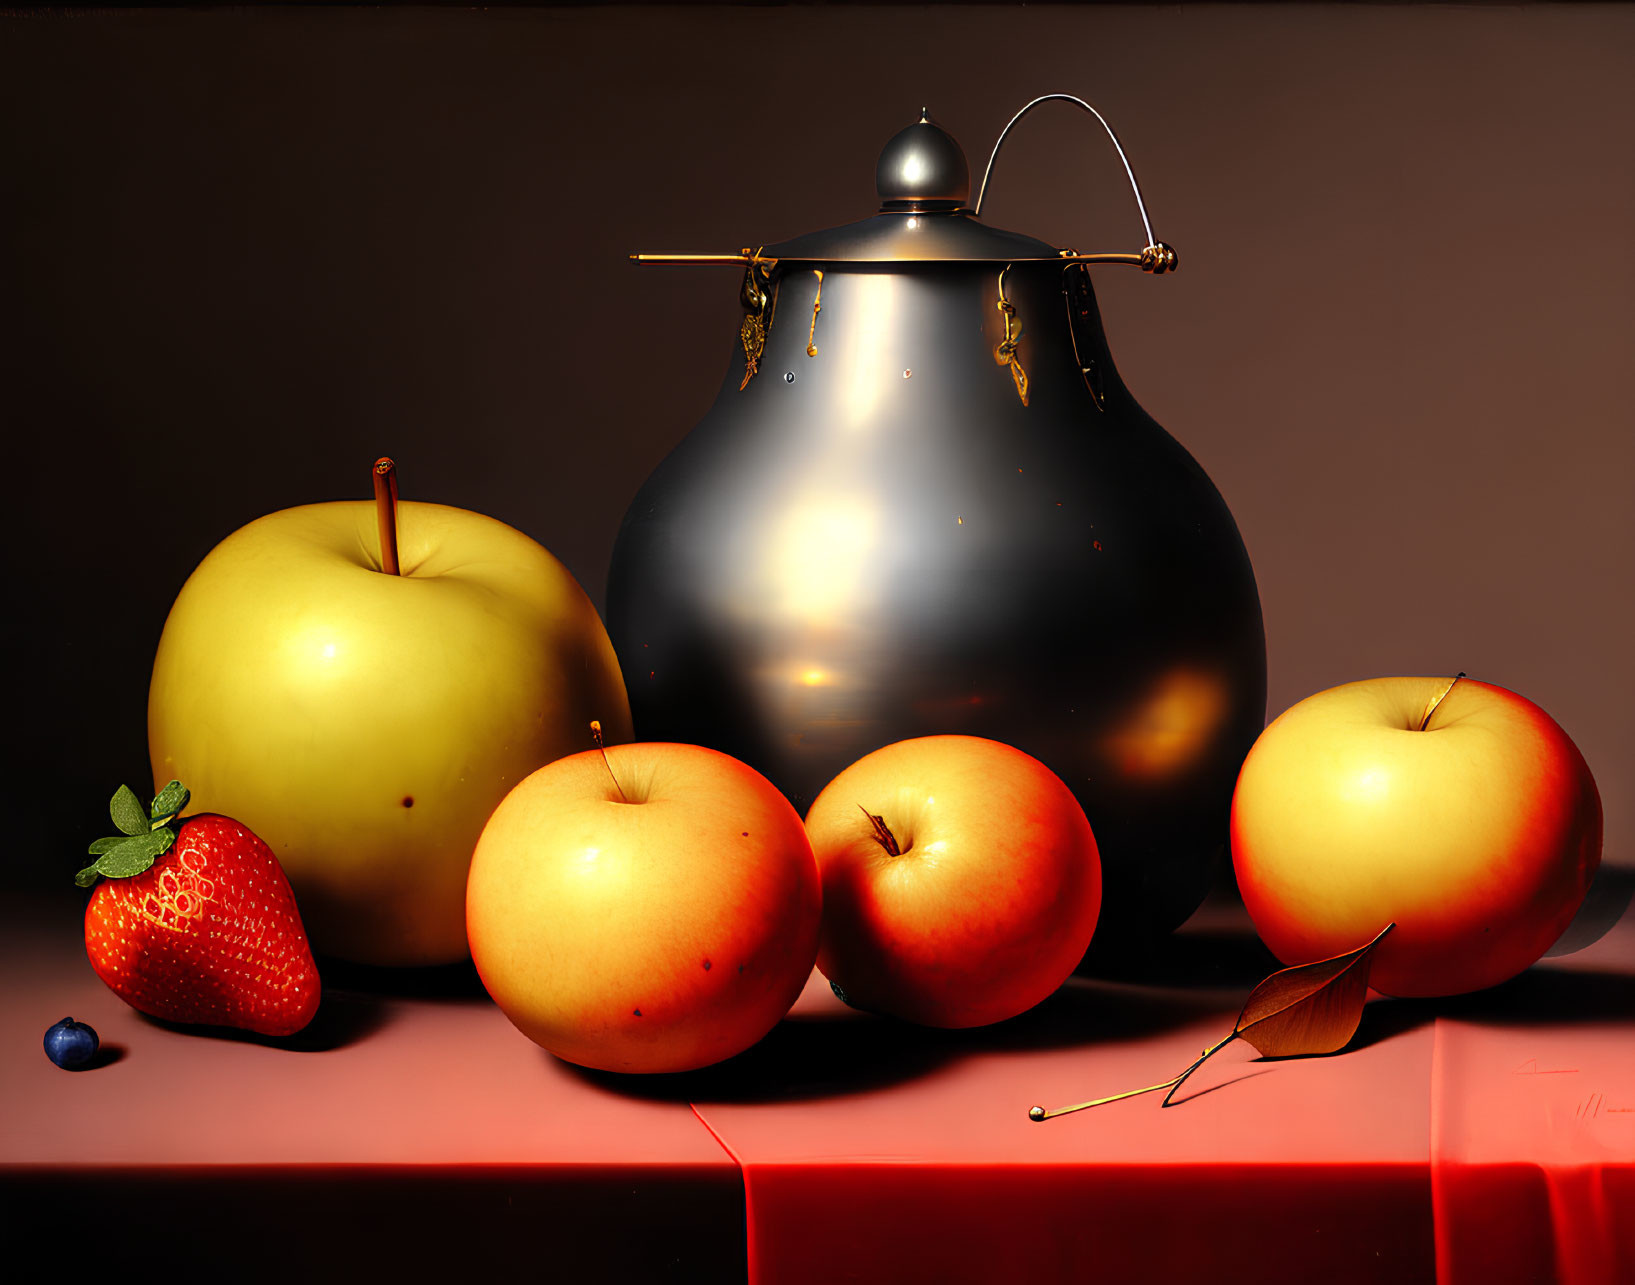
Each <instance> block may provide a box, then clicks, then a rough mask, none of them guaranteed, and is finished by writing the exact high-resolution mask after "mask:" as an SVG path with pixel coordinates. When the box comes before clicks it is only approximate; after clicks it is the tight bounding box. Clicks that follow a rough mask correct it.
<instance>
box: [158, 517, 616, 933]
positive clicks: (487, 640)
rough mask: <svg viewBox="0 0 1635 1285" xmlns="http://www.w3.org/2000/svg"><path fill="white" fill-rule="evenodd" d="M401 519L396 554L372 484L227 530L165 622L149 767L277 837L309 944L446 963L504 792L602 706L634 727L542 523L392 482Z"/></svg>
mask: <svg viewBox="0 0 1635 1285" xmlns="http://www.w3.org/2000/svg"><path fill="white" fill-rule="evenodd" d="M397 529H398V548H399V562H400V566H401V571H402V574H400V575H387V574H383V573H382V571H381V570H380V566H381V564H380V561H379V557H378V550H379V548H380V545H379V538H378V534H377V532H378V527H377V515H376V508H375V506H374V505H372V504H369V503H367V502H358V503H335V504H312V505H306V506H304V507H302V508H295V509H286V510H284V511H282V512H279V513H273V514H269V515H268V516H267V517H264V518H260V519H258V520H257V521H255V522H252V523H250V524H249V525H248V526H246V527H244V528H243V529H241V530H239V531H237V532H235V533H234V534H232V535H230V536H228V537H227V539H225V540H224V541H222V542H221V543H220V544H219V545H217V546H216V548H215V549H214V550H212V551H211V553H210V554H209V555H208V556H207V557H206V558H205V559H204V561H203V562H202V563H200V565H199V567H198V569H197V570H196V571H194V573H193V574H192V576H191V577H190V578H189V579H188V581H187V583H186V584H185V585H184V586H183V587H182V591H181V594H180V596H179V597H178V598H177V599H176V604H175V606H174V607H172V608H171V612H170V618H169V619H168V620H167V621H166V622H165V630H164V634H163V636H162V637H161V639H160V642H159V653H158V657H157V659H156V660H155V661H154V667H153V684H152V687H151V689H150V692H149V697H148V746H149V751H150V753H151V756H152V760H153V771H154V777H155V780H156V781H158V782H160V783H163V782H165V781H169V780H172V779H181V780H185V781H186V782H187V783H188V784H189V785H190V786H191V787H192V789H193V801H194V804H195V805H196V806H197V807H199V808H200V809H201V810H204V811H209V812H219V813H222V814H223V815H226V816H232V817H237V818H238V819H239V820H240V821H242V822H243V823H244V824H245V825H246V826H249V827H250V828H251V829H253V830H254V831H255V832H256V833H257V834H259V835H261V836H262V837H263V838H265V839H266V841H267V843H268V844H269V845H271V847H272V849H273V851H274V852H276V853H277V854H278V859H279V861H280V863H281V864H282V865H283V867H284V870H285V872H286V873H287V874H288V876H289V880H290V884H291V886H292V887H293V888H294V889H295V895H296V898H297V900H298V901H299V903H300V906H301V916H302V919H303V920H304V921H305V923H306V925H307V929H308V932H309V933H310V935H311V938H312V941H313V944H314V946H315V948H316V949H317V950H319V951H321V952H323V953H326V954H331V955H335V956H339V957H341V958H345V959H350V960H355V961H358V962H362V963H368V964H390V965H414V964H436V963H446V962H450V961H453V960H458V959H463V958H464V957H465V953H466V936H465V885H466V870H467V867H468V865H469V862H470V860H471V852H472V849H473V848H474V847H475V846H476V842H477V836H478V835H479V834H481V833H482V828H483V823H484V822H485V821H487V819H488V814H489V813H490V812H491V811H493V809H494V806H495V804H497V803H498V802H499V801H500V800H501V799H502V798H503V797H505V793H506V791H507V790H509V789H510V788H511V787H512V786H514V785H515V784H516V783H517V782H518V781H520V780H522V778H523V777H525V776H527V775H528V773H530V772H532V771H533V770H534V769H535V768H537V767H539V766H540V765H541V764H543V763H547V762H549V761H550V760H552V759H554V758H558V757H560V756H561V755H563V754H568V753H572V752H574V751H575V750H577V749H578V748H579V747H580V746H582V745H584V744H585V737H586V731H585V728H586V725H587V723H588V721H589V720H590V719H592V718H597V719H600V720H601V721H602V723H603V724H604V725H605V726H606V727H607V729H608V735H609V737H610V738H612V739H618V740H628V739H629V736H630V714H629V707H628V705H627V704H626V698H625V690H624V682H623V680H622V678H621V677H620V674H619V667H618V661H617V660H616V659H615V658H614V654H613V648H612V646H611V644H609V642H608V639H607V634H606V633H605V632H604V630H603V628H602V622H601V621H600V620H599V619H598V618H597V615H596V609H595V608H594V607H593V606H592V605H591V603H590V600H589V599H588V598H587V597H586V596H585V594H584V592H583V591H582V590H581V589H580V587H579V585H578V584H577V583H576V582H575V581H574V579H573V577H572V576H571V575H570V574H569V573H568V571H567V569H566V568H565V567H563V566H562V564H561V563H559V562H558V561H557V560H556V559H555V558H553V557H552V556H551V555H550V554H549V553H547V552H546V551H545V550H544V549H542V548H541V547H540V546H539V545H538V544H536V543H534V541H532V540H530V539H529V538H528V537H527V536H525V535H523V534H522V533H521V532H520V531H516V530H514V529H512V528H511V527H509V526H506V525H505V524H504V523H502V522H498V521H495V520H494V519H493V518H488V517H484V516H482V515H481V514H477V513H469V512H466V511H465V510H462V509H455V508H448V507H446V506H444V505H440V504H417V503H404V504H400V505H399V506H398V508H397Z"/></svg>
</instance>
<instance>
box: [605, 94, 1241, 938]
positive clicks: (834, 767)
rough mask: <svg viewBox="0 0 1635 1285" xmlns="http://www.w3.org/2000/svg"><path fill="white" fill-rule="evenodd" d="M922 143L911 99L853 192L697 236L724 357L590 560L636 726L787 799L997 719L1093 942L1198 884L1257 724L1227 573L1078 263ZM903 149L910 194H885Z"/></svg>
mask: <svg viewBox="0 0 1635 1285" xmlns="http://www.w3.org/2000/svg"><path fill="white" fill-rule="evenodd" d="M950 147H952V149H953V151H954V152H955V153H957V151H958V145H957V144H955V143H953V140H952V139H949V138H948V136H947V135H946V134H945V133H943V131H941V130H940V129H938V128H937V127H936V126H935V125H933V124H931V123H930V122H929V121H928V120H922V121H921V122H919V123H918V124H916V125H914V126H911V127H910V128H909V129H907V130H905V131H903V132H902V134H900V135H898V136H897V137H896V138H894V139H893V140H892V141H891V142H890V143H889V144H888V145H887V148H886V152H885V154H883V156H882V159H881V166H880V172H881V173H882V174H887V173H888V171H889V174H890V175H895V176H896V178H895V179H894V181H895V182H896V184H897V185H896V186H895V187H889V188H888V186H887V185H885V184H884V183H883V184H882V196H883V197H885V201H884V205H883V208H882V211H881V212H880V213H879V214H876V215H875V216H873V217H872V218H869V219H865V220H862V221H861V222H859V223H855V224H850V225H848V226H846V227H843V228H837V229H831V230H829V231H826V232H819V233H814V234H812V235H810V236H807V237H802V238H800V239H798V240H796V241H792V242H790V243H788V244H786V245H782V246H772V247H767V248H766V249H765V250H763V251H761V252H759V253H758V254H751V253H748V252H746V254H745V255H743V256H725V257H726V258H728V259H729V260H730V261H733V262H736V263H739V264H740V265H742V266H743V268H744V272H745V280H744V289H743V295H744V300H745V305H746V316H745V325H744V329H743V332H742V333H741V335H740V337H739V342H738V344H737V345H736V349H735V353H734V359H733V362H732V364H731V369H730V370H729V371H728V373H727V376H726V378H725V380H724V381H723V383H722V386H721V392H720V395H719V397H718V398H717V400H716V402H715V404H714V406H713V407H712V408H711V410H710V411H709V413H708V414H707V415H706V416H705V418H704V419H703V421H702V422H701V423H699V425H698V426H697V427H696V428H695V429H694V430H693V431H692V432H691V433H690V434H689V435H688V436H687V437H686V438H685V439H684V440H683V441H682V443H681V444H680V445H679V446H678V447H677V448H676V449H675V451H673V452H672V453H671V455H670V456H669V457H668V458H667V459H665V460H664V461H663V462H662V463H661V464H660V465H659V467H658V468H657V469H656V470H655V471H654V473H653V474H652V476H651V477H650V478H649V479H648V481H647V483H646V484H645V485H644V486H643V487H642V489H641V491H640V493H639V494H638V495H637V497H636V499H635V501H634V502H633V503H632V505H631V507H630V510H629V512H628V513H627V515H626V517H625V520H624V523H623V526H622V528H621V530H620V534H619V539H618V543H617V546H616V548H615V551H614V560H613V565H612V568H611V572H610V576H609V585H608V625H609V632H610V635H611V637H612V638H613V641H614V645H615V647H616V648H617V650H618V652H619V656H620V660H621V663H622V664H623V666H624V672H625V677H626V681H627V684H628V686H629V690H630V700H631V709H632V714H633V717H634V720H635V727H636V734H637V735H638V736H639V737H641V738H643V739H648V740H681V741H693V742H697V743H700V744H704V745H709V746H712V747H714V748H716V749H719V750H722V751H723V752H725V753H729V754H733V755H735V756H737V757H739V758H742V759H744V760H745V761H746V762H748V763H750V764H751V765H753V766H754V767H756V768H758V769H759V770H760V771H762V772H764V773H765V774H766V775H767V776H768V777H770V778H771V779H772V780H773V781H774V782H775V783H776V784H777V785H778V786H779V787H780V788H781V789H782V790H783V791H784V792H785V793H786V794H787V795H788V796H789V798H790V800H791V801H792V802H793V803H794V804H795V806H796V807H797V808H798V809H800V810H801V811H802V812H803V813H804V811H805V809H806V807H807V806H808V805H809V804H810V802H811V800H812V799H813V798H814V797H815V795H816V794H817V792H818V791H819V790H820V789H821V788H822V787H823V786H824V785H825V784H826V783H827V782H828V781H829V780H830V778H832V777H833V776H834V775H836V774H837V773H838V772H839V771H840V770H841V769H842V768H844V767H846V766H847V765H848V764H849V763H851V762H853V761H854V760H856V759H857V758H860V757H861V756H862V755H864V754H866V753H868V752H869V751H871V750H873V749H876V748H878V747H879V746H881V745H884V744H886V743H888V742H891V741H895V740H900V739H903V738H905V737H910V736H921V735H931V734H936V733H949V732H953V733H963V734H969V735H974V736H986V737H992V738H993V739H996V740H1001V741H1005V742H1007V743H1009V744H1012V745H1015V746H1017V747H1019V748H1021V749H1023V750H1026V751H1027V752H1028V753H1030V754H1033V755H1035V756H1036V757H1038V758H1040V759H1041V760H1043V761H1044V762H1045V763H1046V764H1048V765H1049V766H1050V767H1051V768H1052V769H1053V770H1054V771H1056V772H1057V773H1058V774H1059V775H1060V776H1061V777H1062V779H1063V780H1064V781H1066V782H1067V784H1068V785H1069V786H1070V787H1071V788H1072V789H1073V790H1074V792H1075V793H1076V794H1077V796H1078V797H1079V800H1080V801H1081V803H1083V805H1084V808H1085V812H1086V814H1087V815H1088V816H1089V818H1090V822H1091V825H1092V827H1093V829H1094V830H1095V833H1096V838H1097V842H1098V844H1099V846H1100V849H1101V853H1102V862H1103V872H1104V901H1103V910H1102V926H1101V927H1100V928H1099V929H1098V939H1099V938H1100V937H1101V936H1102V934H1103V933H1105V934H1107V935H1108V936H1109V937H1111V938H1115V939H1116V938H1118V937H1122V936H1135V935H1142V934H1146V933H1151V932H1153V931H1166V930H1168V929H1170V928H1173V927H1175V926H1176V925H1177V924H1179V923H1180V922H1181V921H1182V920H1184V919H1185V918H1186V917H1187V915H1188V914H1190V913H1191V911H1192V910H1193V909H1194V908H1195V907H1196V906H1197V904H1198V902H1199V901H1200V900H1201V899H1202V897H1203V895H1204V893H1205V892H1206V891H1207V889H1208V886H1209V883H1210V880H1211V877H1212V874H1213V872H1214V868H1215V863H1216V861H1217V860H1218V858H1219V856H1220V854H1221V853H1222V852H1223V851H1224V846H1225V842H1226V835H1227V819H1228V812H1229V807H1230V800H1231V792H1232V786H1233V782H1234V781H1235V779H1236V774H1237V769H1238V767H1239V765H1240V764H1241V763H1242V760H1243V757H1244V755H1245V754H1246V753H1247V752H1248V749H1249V746H1250V745H1251V744H1252V743H1253V741H1254V738H1255V737H1256V735H1258V733H1259V731H1260V729H1261V726H1262V723H1263V719H1264V714H1265V688H1266V679H1265V644H1264V638H1263V634H1262V628H1261V616H1260V604H1259V599H1258V596H1257V594H1256V590H1255V581H1254V574H1253V571H1252V570H1251V568H1250V564H1249V559H1248V556H1247V554H1246V552H1245V550H1244V547H1243V543H1242V541H1241V539H1240V538H1239V536H1238V532H1237V528H1236V526H1235V524H1234V523H1233V520H1232V516H1231V514H1230V513H1229V512H1228V510H1227V508H1226V505H1225V503H1224V502H1223V501H1222V499H1221V497H1220V495H1219V494H1218V492H1217V491H1216V490H1215V488H1214V486H1213V485H1212V484H1211V483H1210V481H1209V478H1208V477H1207V476H1206V475H1205V474H1204V472H1203V470H1202V469H1201V468H1200V467H1199V466H1198V464H1197V463H1196V462H1195V461H1194V460H1193V459H1192V458H1191V456H1189V455H1188V454H1187V453H1186V451H1185V450H1184V449H1183V448H1182V447H1181V446H1180V445H1178V444H1177V443H1176V442H1175V441H1174V439H1173V438H1171V437H1170V436H1169V435H1168V434H1167V433H1165V432H1164V430H1163V429H1162V428H1160V427H1159V426H1158V425H1157V424H1156V423H1154V422H1153V420H1152V419H1151V418H1150V417H1149V416H1147V414H1146V413H1145V412H1144V411H1143V410H1142V409H1141V407H1140V406H1139V405H1138V404H1137V403H1136V401H1135V399H1134V398H1133V397H1132V396H1131V395H1130V393H1129V391H1128V389H1126V388H1125V386H1124V384H1123V381H1122V380H1121V379H1120V378H1119V375H1118V371H1117V369H1116V367H1115V366H1114V365H1113V362H1112V357H1111V354H1110V353H1109V351H1108V349H1107V344H1106V340H1105V338H1104V336H1103V333H1102V328H1101V322H1100V317H1099V313H1098V311H1097V309H1096V305H1095V297H1094V292H1093V289H1092V287H1091V284H1090V279H1089V271H1088V268H1087V266H1086V262H1087V261H1088V260H1090V259H1091V258H1094V257H1097V256H1072V257H1068V256H1070V255H1072V252H1064V251H1058V250H1056V249H1055V248H1053V247H1051V246H1049V245H1046V244H1045V243H1043V242H1040V241H1035V240H1033V239H1031V238H1028V237H1022V236H1018V235H1017V234H1014V233H1009V232H1002V231H998V230H996V229H992V228H989V227H987V226H985V225H984V224H982V223H981V222H980V221H979V220H978V219H977V218H976V217H975V215H974V214H973V213H972V211H971V209H970V208H967V206H966V204H965V199H964V198H965V192H964V191H963V190H958V194H957V196H956V195H950V193H951V192H953V191H955V190H956V186H955V185H954V184H953V181H952V180H951V179H950V178H949V175H948V173H947V172H946V171H947V170H948V169H949V167H950V166H951V165H952V161H951V160H950V155H951V153H950V152H949V148H950ZM915 153H920V154H923V155H922V159H923V160H924V164H923V165H922V166H921V167H920V172H921V174H922V175H923V176H924V181H925V183H926V187H925V191H926V192H930V193H938V194H937V195H927V196H924V197H923V198H918V199H917V198H915V197H914V196H913V195H912V194H908V195H905V194H904V186H903V184H904V182H905V180H903V179H902V177H901V176H902V174H903V173H904V172H905V170H909V169H912V168H913V167H912V166H907V165H905V163H904V155H905V154H915ZM990 164H991V163H990ZM939 167H940V168H939ZM963 167H964V162H963V157H962V156H961V157H960V159H959V169H960V171H961V173H960V174H959V175H956V176H955V177H957V178H959V179H960V181H961V183H963ZM888 191H889V192H891V193H894V195H890V196H887V195H886V194H887V192H888ZM910 224H912V225H913V226H910ZM1099 257H1103V258H1106V257H1111V258H1114V259H1117V260H1120V261H1127V262H1131V263H1135V262H1138V261H1139V262H1141V263H1142V264H1143V265H1144V266H1147V265H1152V266H1153V270H1155V271H1162V270H1164V269H1165V268H1168V267H1173V265H1174V256H1173V252H1171V251H1168V250H1167V247H1161V246H1152V247H1149V250H1148V251H1146V252H1143V254H1142V255H1140V256H1136V255H1127V256H1099ZM699 258H703V256H699ZM695 261H696V260H695ZM752 323H753V324H752Z"/></svg>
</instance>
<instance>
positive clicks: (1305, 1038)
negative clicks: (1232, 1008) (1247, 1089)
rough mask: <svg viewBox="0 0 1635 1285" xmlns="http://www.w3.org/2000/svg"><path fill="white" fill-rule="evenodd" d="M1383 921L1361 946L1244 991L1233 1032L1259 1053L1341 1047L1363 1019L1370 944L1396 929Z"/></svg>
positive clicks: (1276, 975) (1287, 1053) (1277, 974)
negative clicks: (1373, 935)
mask: <svg viewBox="0 0 1635 1285" xmlns="http://www.w3.org/2000/svg"><path fill="white" fill-rule="evenodd" d="M1395 927H1396V925H1395V924H1387V925H1386V926H1385V927H1384V928H1383V929H1382V930H1381V931H1380V934H1379V936H1378V937H1375V938H1374V940H1373V941H1371V942H1369V943H1368V945H1366V946H1360V947H1358V948H1357V949H1356V950H1353V951H1348V952H1347V953H1346V954H1344V955H1336V956H1334V958H1333V959H1320V960H1318V961H1317V962H1316V963H1314V964H1296V965H1295V966H1294V967H1293V968H1284V969H1280V970H1279V971H1277V972H1275V973H1273V974H1272V975H1271V976H1270V977H1268V978H1267V979H1266V980H1265V981H1263V982H1262V983H1261V984H1260V985H1259V986H1257V987H1255V989H1254V990H1253V991H1251V992H1250V993H1249V999H1248V1001H1247V1002H1246V1003H1245V1004H1244V1006H1243V1012H1242V1013H1240V1014H1239V1015H1238V1024H1237V1025H1236V1026H1235V1027H1233V1028H1232V1034H1233V1035H1236V1036H1237V1037H1238V1038H1239V1039H1244V1040H1247V1041H1248V1042H1249V1043H1250V1044H1253V1045H1254V1046H1255V1048H1257V1049H1258V1050H1260V1053H1261V1054H1262V1056H1264V1057H1307V1056H1310V1055H1312V1054H1314V1053H1333V1052H1335V1051H1337V1050H1339V1049H1343V1048H1344V1047H1345V1046H1346V1045H1347V1044H1348V1043H1349V1042H1350V1041H1351V1037H1352V1036H1353V1035H1355V1034H1356V1033H1357V1024H1358V1023H1359V1022H1361V1021H1362V1010H1363V1000H1365V999H1366V998H1367V997H1368V965H1369V959H1370V956H1372V955H1373V953H1374V947H1376V946H1378V945H1379V944H1380V942H1381V941H1382V940H1384V937H1385V934H1386V933H1388V932H1390V931H1391V929H1393V928H1395Z"/></svg>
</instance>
